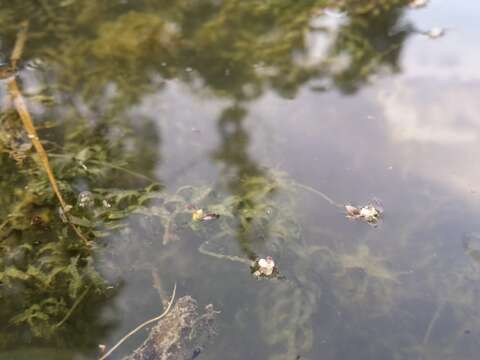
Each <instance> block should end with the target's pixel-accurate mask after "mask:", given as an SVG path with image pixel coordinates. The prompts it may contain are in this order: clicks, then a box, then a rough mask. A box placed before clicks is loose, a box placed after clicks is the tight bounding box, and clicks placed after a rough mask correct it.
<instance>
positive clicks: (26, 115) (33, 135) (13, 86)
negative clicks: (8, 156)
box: [8, 21, 88, 244]
mask: <svg viewBox="0 0 480 360" xmlns="http://www.w3.org/2000/svg"><path fill="white" fill-rule="evenodd" d="M27 31H28V21H24V22H22V23H21V24H20V31H19V32H18V35H17V40H16V42H15V47H14V49H13V51H12V55H11V57H10V61H11V65H12V68H13V70H16V67H17V64H18V62H19V60H20V58H21V56H22V53H23V49H24V47H25V43H26V41H27ZM8 92H9V95H10V97H11V101H12V102H13V106H14V107H15V110H16V111H17V113H18V115H19V116H20V119H21V120H22V123H23V127H24V128H25V131H26V132H27V134H28V137H29V138H30V140H31V141H32V144H33V146H34V147H35V151H36V152H37V153H38V156H39V158H40V162H41V164H42V166H43V168H44V170H45V172H46V173H47V177H48V180H49V182H50V186H51V187H52V190H53V192H54V193H55V196H56V197H57V199H58V201H59V203H60V206H61V208H62V210H63V213H64V214H65V217H66V218H67V220H69V216H68V207H67V204H66V202H65V200H64V199H63V196H62V194H61V193H60V189H59V188H58V184H57V180H56V179H55V176H54V175H53V171H52V168H51V167H50V163H49V161H48V155H47V152H46V151H45V149H44V147H43V145H42V143H41V141H40V138H39V137H38V134H37V130H36V129H35V126H34V125H33V120H32V117H31V115H30V112H29V111H28V108H27V104H26V102H25V99H24V98H23V95H22V93H21V92H20V89H19V88H18V84H17V79H16V77H15V76H13V77H12V78H11V79H10V80H9V81H8ZM68 223H69V225H70V226H71V228H72V229H73V231H74V232H75V233H76V234H77V236H78V237H79V238H80V239H82V240H83V241H84V242H85V243H86V244H88V239H87V238H86V237H85V236H84V235H83V234H82V233H81V232H80V230H79V229H78V228H77V227H76V226H75V225H74V224H73V223H72V222H71V221H68Z"/></svg>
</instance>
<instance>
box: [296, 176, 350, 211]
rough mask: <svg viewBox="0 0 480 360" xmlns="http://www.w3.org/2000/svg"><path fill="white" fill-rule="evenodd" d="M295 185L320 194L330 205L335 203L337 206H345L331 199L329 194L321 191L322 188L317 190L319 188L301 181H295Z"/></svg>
mask: <svg viewBox="0 0 480 360" xmlns="http://www.w3.org/2000/svg"><path fill="white" fill-rule="evenodd" d="M294 185H295V186H297V187H299V188H301V189H303V190H306V191H309V192H312V193H314V194H316V195H318V196H320V197H321V198H323V199H324V200H326V201H327V202H328V203H329V204H330V205H333V206H335V207H339V208H343V207H344V206H343V205H341V204H337V203H336V202H335V201H333V200H332V199H330V198H329V197H328V196H327V195H325V194H324V193H323V192H321V191H320V190H317V189H314V188H313V187H311V186H308V185H304V184H300V183H297V182H295V183H294Z"/></svg>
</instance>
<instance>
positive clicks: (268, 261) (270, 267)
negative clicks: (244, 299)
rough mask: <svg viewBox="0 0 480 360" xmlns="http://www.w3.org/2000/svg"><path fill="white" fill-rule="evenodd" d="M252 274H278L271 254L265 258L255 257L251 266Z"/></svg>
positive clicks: (257, 275)
mask: <svg viewBox="0 0 480 360" xmlns="http://www.w3.org/2000/svg"><path fill="white" fill-rule="evenodd" d="M251 270H252V274H253V275H255V276H256V277H274V276H276V275H277V274H278V268H277V267H276V266H275V261H274V260H273V258H272V257H271V256H267V257H266V258H265V259H263V258H262V259H257V260H256V261H255V262H254V263H253V265H252V266H251Z"/></svg>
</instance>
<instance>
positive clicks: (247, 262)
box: [198, 240, 252, 265]
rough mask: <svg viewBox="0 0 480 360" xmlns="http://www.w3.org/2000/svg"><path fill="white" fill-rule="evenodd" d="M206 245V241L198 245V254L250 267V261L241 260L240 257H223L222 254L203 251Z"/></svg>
mask: <svg viewBox="0 0 480 360" xmlns="http://www.w3.org/2000/svg"><path fill="white" fill-rule="evenodd" d="M207 243H208V240H207V241H205V242H204V243H202V244H201V245H200V247H199V248H198V252H200V253H201V254H203V255H208V256H212V257H214V258H217V259H224V260H230V261H235V262H239V263H242V264H246V265H252V261H251V260H248V259H246V258H242V257H240V256H234V255H224V254H219V253H216V252H213V251H208V250H205V249H204V246H205V245H206V244H207Z"/></svg>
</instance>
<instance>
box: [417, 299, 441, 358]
mask: <svg viewBox="0 0 480 360" xmlns="http://www.w3.org/2000/svg"><path fill="white" fill-rule="evenodd" d="M446 304H447V301H446V300H443V301H440V303H439V304H438V305H437V308H436V310H435V312H434V313H433V316H432V319H431V320H430V323H429V324H428V328H427V331H426V332H425V336H424V337H423V343H422V345H423V348H424V349H425V346H427V345H428V343H429V342H430V336H431V334H432V331H433V328H434V326H435V323H436V322H437V320H438V318H439V317H440V314H441V313H442V311H443V309H444V307H445V305H446ZM422 358H423V354H421V355H420V358H419V359H420V360H421V359H422Z"/></svg>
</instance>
